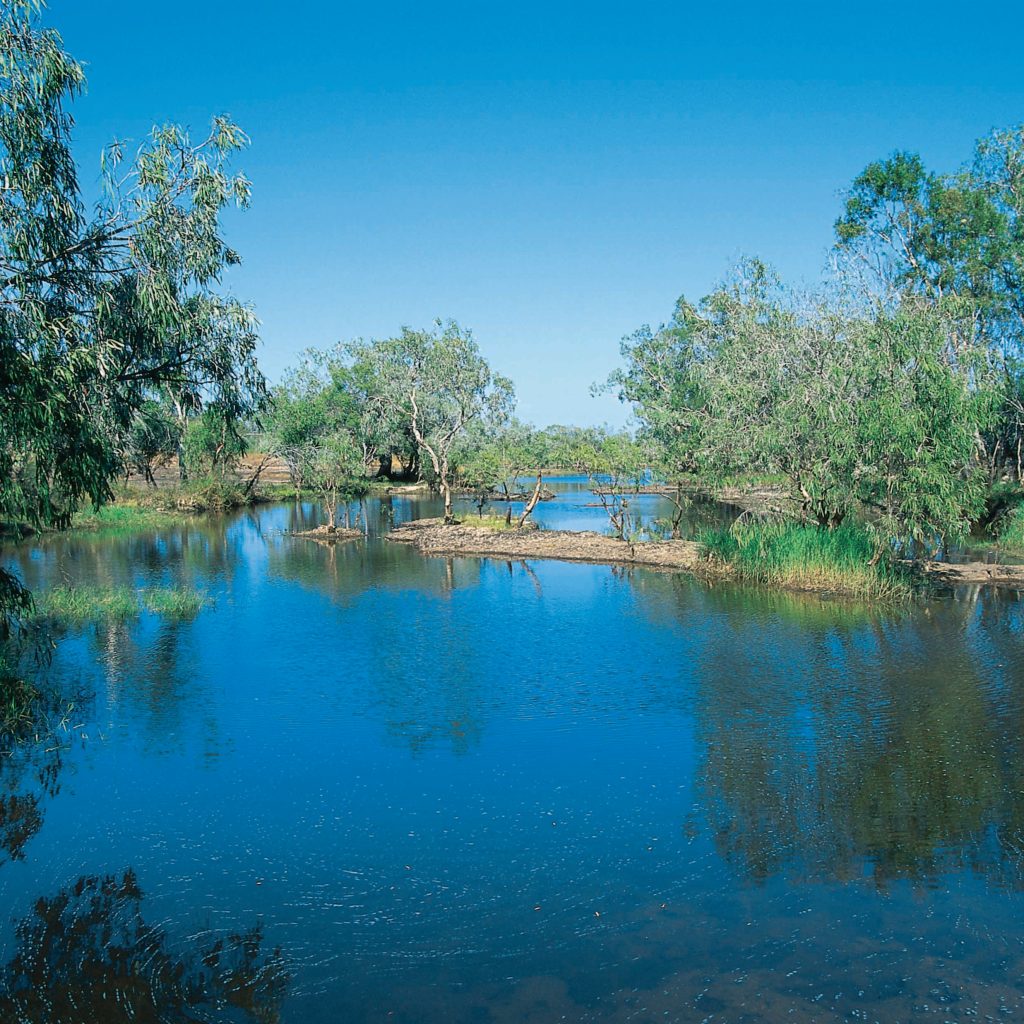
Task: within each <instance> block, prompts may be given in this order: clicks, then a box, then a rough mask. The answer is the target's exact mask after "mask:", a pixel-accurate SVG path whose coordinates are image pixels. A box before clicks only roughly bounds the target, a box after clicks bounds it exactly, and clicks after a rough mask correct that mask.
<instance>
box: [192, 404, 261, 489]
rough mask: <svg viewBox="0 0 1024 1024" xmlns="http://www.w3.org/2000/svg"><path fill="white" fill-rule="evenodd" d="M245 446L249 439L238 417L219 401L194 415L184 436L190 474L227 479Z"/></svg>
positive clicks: (243, 452)
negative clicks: (218, 403) (235, 419)
mask: <svg viewBox="0 0 1024 1024" xmlns="http://www.w3.org/2000/svg"><path fill="white" fill-rule="evenodd" d="M245 449H246V445H245V440H244V439H243V437H242V435H241V434H240V433H239V432H238V428H237V425H236V423H235V421H234V420H233V418H232V417H230V416H228V415H227V414H226V413H225V412H224V410H223V409H221V408H220V407H219V406H217V405H211V406H209V407H208V408H206V409H204V410H203V411H202V412H201V413H200V414H199V415H198V416H195V417H194V418H192V419H190V420H189V421H188V425H187V426H186V427H185V433H184V437H183V438H182V440H181V451H182V455H183V457H184V460H185V467H186V469H187V471H188V476H189V477H219V478H221V479H223V478H224V476H225V475H226V474H227V473H229V472H230V471H231V470H232V469H234V467H235V466H237V465H238V460H239V459H241V457H242V456H243V455H244V454H245Z"/></svg>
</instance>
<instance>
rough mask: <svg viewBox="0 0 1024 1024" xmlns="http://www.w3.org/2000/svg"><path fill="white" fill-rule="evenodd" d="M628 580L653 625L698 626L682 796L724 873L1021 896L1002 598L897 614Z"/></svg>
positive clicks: (1009, 639)
mask: <svg viewBox="0 0 1024 1024" xmlns="http://www.w3.org/2000/svg"><path fill="white" fill-rule="evenodd" d="M635 582H636V585H637V587H638V592H640V593H642V594H643V597H644V599H645V601H651V599H655V600H653V601H652V603H651V604H650V605H649V607H650V608H651V609H652V610H653V609H654V608H657V611H656V612H655V614H657V615H659V616H660V617H662V618H663V619H664V620H665V621H668V619H667V618H666V616H675V618H676V621H678V622H681V623H682V624H683V628H684V629H686V628H687V623H690V622H698V621H699V622H702V623H705V624H706V623H708V622H711V623H713V624H714V626H713V628H712V629H710V630H709V629H705V630H704V631H703V632H702V633H698V632H697V631H696V630H694V632H693V635H694V637H696V639H695V641H694V644H695V651H694V660H693V663H692V665H691V666H690V671H691V672H692V678H693V683H694V690H693V694H694V701H693V713H694V716H695V720H696V723H697V733H698V736H699V738H700V740H701V745H702V748H703V760H702V764H701V766H700V768H699V769H698V774H697V780H696V781H697V790H698V793H699V794H700V803H701V807H702V813H703V815H704V816H705V818H706V819H707V822H708V825H709V826H710V829H711V832H712V835H713V836H714V840H715V845H716V847H717V848H718V850H719V852H720V854H721V855H722V856H723V858H724V859H725V860H726V861H728V862H729V863H730V864H732V865H733V866H734V867H736V868H737V869H740V870H742V871H743V873H744V874H746V875H748V876H749V877H752V878H754V879H760V880H768V879H771V878H772V877H773V876H775V875H777V874H779V873H783V874H786V875H789V876H790V877H800V878H806V879H820V880H826V881H828V880H840V881H841V880H846V879H856V878H861V877H865V876H866V877H869V878H871V879H872V880H873V882H874V884H876V885H878V886H879V887H886V886H888V885H889V883H890V882H892V881H894V880H897V879H906V880H908V881H911V882H914V883H920V884H929V883H932V882H934V881H935V880H936V879H937V878H938V877H939V876H941V875H943V874H944V873H947V872H957V871H962V870H964V869H966V870H970V871H974V872H976V873H978V874H979V875H982V876H984V877H985V878H987V879H988V880H989V881H992V882H996V883H997V884H1000V885H1004V886H1007V887H1011V888H1020V887H1022V886H1024V876H1022V874H1021V870H1020V862H1019V858H1018V856H1017V854H1016V843H1017V840H1016V838H1015V837H1016V836H1017V835H1019V832H1020V829H1021V827H1022V826H1024V799H1022V796H1021V791H1020V787H1019V785H1018V784H1017V783H1016V782H1015V780H1018V779H1019V778H1020V777H1021V775H1022V773H1024V746H1022V744H1021V741H1020V736H1021V731H1020V728H1019V724H1020V719H1021V717H1022V708H1024V679H1022V678H1021V676H1020V674H1019V672H1017V673H1014V670H1013V666H1014V665H1015V664H1016V663H1017V661H1018V658H1019V656H1018V654H1017V652H1016V651H1015V650H1013V649H1011V648H1012V646H1013V644H1014V643H1015V642H1016V638H1015V636H1014V631H1013V629H1010V628H1007V623H1006V621H1005V617H1006V616H1007V615H1012V614H1013V613H1014V604H1013V599H1012V598H1007V599H1006V600H1005V601H1002V602H1001V601H1000V600H999V599H998V598H997V597H995V596H992V597H990V599H989V600H988V601H987V603H986V604H985V606H984V607H983V608H979V607H975V605H974V603H973V602H972V601H971V600H970V595H967V596H966V598H965V601H964V602H960V601H950V602H948V603H946V604H945V605H940V604H935V605H933V606H931V607H926V608H924V609H915V610H914V614H910V613H909V610H908V612H907V613H906V614H900V613H899V611H898V610H897V611H892V610H889V609H884V610H879V609H877V608H870V607H867V606H860V607H858V606H855V605H849V604H841V603H834V604H830V603H828V602H822V601H821V600H820V599H815V598H810V599H807V598H802V597H799V596H797V595H786V594H765V593H763V592H751V593H750V594H748V595H746V597H745V599H744V600H742V602H740V601H739V595H738V593H737V591H735V590H734V591H731V592H730V591H722V592H718V591H715V590H705V589H703V588H697V587H695V586H694V585H692V584H690V583H688V582H686V581H683V580H679V579H672V578H665V577H654V576H647V577H645V578H644V579H643V580H642V581H641V580H638V581H635ZM738 603H739V606H740V607H741V609H742V612H743V614H736V609H737V605H738ZM709 612H712V613H713V614H712V615H709V614H708V613H709Z"/></svg>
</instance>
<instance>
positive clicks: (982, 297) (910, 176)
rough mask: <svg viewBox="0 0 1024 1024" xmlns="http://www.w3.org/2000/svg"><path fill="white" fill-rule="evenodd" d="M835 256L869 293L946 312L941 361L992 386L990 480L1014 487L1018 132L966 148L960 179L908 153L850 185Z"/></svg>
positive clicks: (1023, 159) (1023, 276)
mask: <svg viewBox="0 0 1024 1024" xmlns="http://www.w3.org/2000/svg"><path fill="white" fill-rule="evenodd" d="M836 237H837V246H838V249H839V251H840V252H841V253H843V254H845V255H848V256H850V257H852V258H853V260H854V261H855V262H856V263H857V264H858V265H859V266H861V267H863V268H866V269H867V271H868V273H869V274H870V275H871V276H872V277H873V279H874V280H875V282H876V283H877V285H879V286H880V287H881V288H882V289H883V290H886V289H889V290H891V291H893V292H894V293H896V294H897V295H901V296H908V295H909V296H917V297H920V298H924V299H925V300H927V301H928V302H930V303H932V304H935V305H943V306H946V307H948V306H949V305H950V304H951V303H953V302H955V303H956V304H957V305H958V306H959V308H960V310H961V315H962V320H963V323H964V324H965V325H966V327H965V329H964V330H961V331H959V332H956V333H954V334H952V335H951V336H950V345H949V352H948V356H949V359H950V361H951V363H952V364H953V365H954V366H956V365H959V364H960V363H961V362H962V361H963V362H964V365H963V366H962V367H961V372H962V373H963V374H964V375H965V376H966V377H968V378H970V377H971V376H972V375H973V374H974V373H975V372H976V369H977V366H978V365H979V362H980V361H982V360H983V361H984V362H985V364H986V365H987V368H988V369H989V370H990V371H991V372H993V373H995V374H997V375H998V376H999V378H1000V381H1001V386H1002V391H1001V402H1000V406H999V415H998V416H997V417H996V418H995V419H994V421H993V422H992V423H990V424H988V425H987V426H986V429H985V430H984V431H983V432H982V434H981V438H982V442H983V456H984V458H985V460H986V463H987V467H988V471H989V478H990V480H992V481H995V480H997V479H998V478H999V477H1000V476H1001V475H1003V474H1005V473H1008V472H1012V473H1014V474H1015V475H1016V476H1017V477H1018V478H1019V477H1020V474H1021V470H1022V466H1021V444H1022V441H1024V382H1022V365H1021V357H1022V355H1024V126H1017V127H1015V128H1010V129H1008V130H1005V131H999V132H995V133H993V134H992V135H990V136H989V137H987V138H984V139H981V140H979V141H978V143H977V144H976V146H975V151H974V157H973V160H972V161H971V162H970V163H969V164H968V165H967V166H966V167H964V168H962V169H961V170H960V171H958V172H957V173H955V174H950V175H939V174H936V173H934V172H931V171H929V170H927V169H926V168H925V166H924V164H923V162H922V161H921V158H920V157H918V156H916V155H913V154H908V153H896V154H894V155H893V156H891V157H889V158H887V159H885V160H879V161H875V162H874V163H872V164H870V165H869V166H868V167H867V168H865V170H864V171H863V172H862V173H861V174H860V175H859V176H858V177H857V178H856V179H855V180H854V182H853V186H852V188H851V190H850V193H849V195H848V197H847V200H846V204H845V209H844V212H843V216H842V217H841V218H840V219H839V221H838V222H837V224H836Z"/></svg>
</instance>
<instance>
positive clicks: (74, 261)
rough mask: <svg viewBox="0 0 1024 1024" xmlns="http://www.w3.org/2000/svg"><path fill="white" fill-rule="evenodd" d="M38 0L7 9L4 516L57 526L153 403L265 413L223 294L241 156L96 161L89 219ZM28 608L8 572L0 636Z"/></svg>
mask: <svg viewBox="0 0 1024 1024" xmlns="http://www.w3.org/2000/svg"><path fill="white" fill-rule="evenodd" d="M41 7H42V4H41V3H40V2H39V0H9V2H8V3H5V4H4V5H3V7H2V9H0V519H3V520H6V521H21V522H26V523H29V524H31V525H32V526H35V527H52V526H56V527H61V526H65V525H66V524H67V523H68V522H69V520H70V517H71V514H72V513H73V511H74V510H75V508H76V507H77V505H78V504H79V503H80V502H81V501H82V500H83V499H89V500H91V501H92V502H94V503H96V504H100V503H102V502H104V501H106V500H107V499H108V498H109V497H110V494H111V490H110V488H111V482H112V481H113V480H114V479H115V478H116V476H117V475H118V474H119V473H120V472H121V471H122V469H123V457H122V453H123V451H124V450H125V437H126V435H127V434H128V433H129V432H130V430H131V428H132V425H133V423H134V422H135V419H136V416H137V414H138V412H139V410H140V409H142V408H143V407H144V406H145V403H146V402H147V400H149V399H152V398H154V397H157V396H159V395H167V394H170V395H173V396H174V399H175V401H176V402H177V403H178V404H179V405H180V406H181V407H183V408H187V409H190V410H198V409H199V408H201V407H202V406H203V405H204V404H205V403H206V402H208V401H214V402H215V403H216V404H217V406H218V408H219V409H221V410H222V412H223V414H224V416H225V417H226V418H227V420H228V421H229V422H230V423H232V424H233V423H235V422H237V421H238V420H239V419H240V418H241V417H242V416H244V415H246V414H248V413H250V412H252V411H253V410H254V409H255V408H256V407H258V405H259V403H260V401H261V399H262V397H263V394H264V381H263V378H262V376H261V374H260V372H259V370H258V368H257V365H256V361H255V348H256V342H257V338H256V320H255V317H254V315H253V313H252V311H251V310H250V309H249V308H248V307H246V306H244V305H242V304H241V303H240V302H238V301H236V300H234V299H231V298H226V297H225V296H223V295H222V294H221V293H220V292H219V291H218V285H219V282H220V279H221V277H222V275H223V273H224V271H225V270H226V269H227V268H228V267H230V266H232V265H233V264H236V263H238V262H239V257H238V255H237V254H236V253H235V252H234V250H232V249H231V248H230V247H229V246H228V245H227V243H226V242H225V240H224V238H223V235H222V231H221V224H220V215H221V212H222V211H223V210H224V208H225V207H227V206H229V205H238V206H243V207H244V206H246V205H248V202H249V191H250V190H249V182H248V181H247V180H246V179H245V178H244V177H243V176H242V175H240V174H237V173H235V172H234V171H232V170H231V167H230V164H231V160H232V157H233V156H234V155H235V154H236V153H237V152H238V151H239V150H240V149H242V148H243V147H244V146H245V144H246V141H247V140H246V137H245V135H244V134H243V133H242V131H241V130H240V129H239V128H238V127H237V126H236V125H234V124H233V123H232V122H231V121H229V120H227V119H226V118H217V119H215V120H214V122H213V125H212V128H211V130H210V131H209V133H208V134H207V135H205V136H204V137H202V138H200V139H198V140H194V139H192V138H191V137H190V135H189V134H188V132H186V131H185V130H184V129H182V128H179V127H177V126H175V125H165V126H162V127H159V128H156V129H154V130H153V132H152V134H151V135H150V137H149V138H148V139H147V140H146V141H145V142H144V143H143V144H142V145H141V146H139V147H138V149H137V150H136V151H135V153H134V155H132V156H131V157H130V158H129V156H128V153H127V147H126V146H125V145H124V144H122V143H117V144H115V145H113V146H112V147H110V149H108V150H107V151H106V153H105V154H104V156H103V160H102V164H101V166H102V181H103V190H102V197H101V199H100V201H99V202H98V203H97V205H96V206H95V208H93V209H89V208H87V205H86V202H85V200H84V198H83V196H82V193H81V190H80V187H79V182H78V170H77V167H76V165H75V162H74V159H73V156H72V150H71V131H72V127H73V120H72V118H71V115H70V113H69V112H68V107H69V104H70V103H71V101H72V100H74V99H75V98H76V97H77V96H78V94H79V93H80V92H81V91H82V89H83V87H84V83H85V76H84V73H83V70H82V67H81V65H79V64H78V63H77V62H76V61H75V60H74V59H73V58H72V57H70V56H69V55H68V54H67V53H66V52H65V51H64V48H63V44H62V42H61V39H60V37H59V36H58V35H57V33H56V32H54V31H53V30H52V29H48V28H45V27H44V26H43V25H42V24H41V21H40V13H41ZM28 602H29V597H28V595H27V593H26V592H25V591H24V589H23V587H22V586H21V585H20V583H19V581H18V580H17V579H16V578H15V577H13V576H12V575H11V574H9V573H6V572H0V623H2V624H3V627H4V628H8V627H9V625H10V622H11V618H12V616H14V615H16V614H17V613H18V612H19V611H20V610H22V609H24V608H25V607H27V604H28Z"/></svg>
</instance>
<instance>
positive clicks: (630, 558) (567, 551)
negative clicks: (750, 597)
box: [388, 519, 705, 572]
mask: <svg viewBox="0 0 1024 1024" xmlns="http://www.w3.org/2000/svg"><path fill="white" fill-rule="evenodd" d="M388 540H392V541H395V542H397V543H400V544H414V545H415V546H416V547H417V548H418V549H419V550H420V551H421V552H422V553H423V554H425V555H489V556H493V557H495V558H514V559H523V558H557V559H559V560H561V561H564V562H599V563H601V564H604V565H645V566H650V567H653V568H657V569H677V570H685V571H687V572H697V571H699V570H701V569H702V568H703V567H704V566H705V563H703V562H702V561H701V559H700V553H699V550H698V547H697V545H696V544H695V543H694V542H693V541H688V540H667V541H658V542H649V543H644V544H630V543H628V542H627V541H622V540H615V538H614V537H605V536H602V535H601V534H599V533H591V532H575V531H569V530H507V531H500V532H499V531H496V530H487V529H481V528H479V527H476V526H470V525H469V524H468V523H463V524H460V525H458V526H445V525H444V524H443V523H442V522H441V520H439V519H419V520H416V521H415V522H412V523H402V524H401V525H400V526H396V527H395V528H394V529H393V530H392V531H391V532H390V533H389V534H388Z"/></svg>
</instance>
